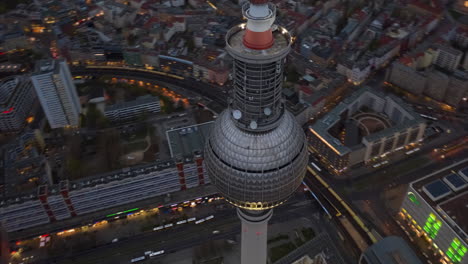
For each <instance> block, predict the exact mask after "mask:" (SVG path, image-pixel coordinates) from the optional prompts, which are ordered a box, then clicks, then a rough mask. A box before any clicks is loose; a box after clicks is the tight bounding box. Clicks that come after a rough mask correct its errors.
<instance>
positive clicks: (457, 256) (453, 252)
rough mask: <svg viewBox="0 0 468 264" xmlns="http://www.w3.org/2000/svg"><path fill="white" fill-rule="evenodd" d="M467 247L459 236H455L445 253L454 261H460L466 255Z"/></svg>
mask: <svg viewBox="0 0 468 264" xmlns="http://www.w3.org/2000/svg"><path fill="white" fill-rule="evenodd" d="M466 252H467V249H466V247H465V246H464V245H462V243H461V242H460V240H459V239H458V238H454V239H453V240H452V243H451V244H450V247H449V248H448V250H447V252H445V254H446V255H447V256H448V257H449V259H450V260H451V261H453V262H454V263H460V262H461V261H462V259H463V257H464V256H465V254H466Z"/></svg>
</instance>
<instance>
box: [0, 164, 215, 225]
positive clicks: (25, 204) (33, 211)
mask: <svg viewBox="0 0 468 264" xmlns="http://www.w3.org/2000/svg"><path fill="white" fill-rule="evenodd" d="M204 171H205V168H204V162H203V157H202V156H200V155H195V157H194V158H190V159H185V160H184V161H181V160H167V161H163V162H155V163H151V164H147V165H139V166H135V167H131V168H124V169H121V170H118V171H113V172H109V173H106V174H102V175H96V176H92V177H89V178H84V179H81V180H77V181H71V182H68V181H62V182H60V184H57V185H52V186H50V185H41V186H39V188H38V190H37V193H35V194H32V193H31V194H23V195H21V196H18V197H14V198H10V199H8V200H2V201H0V219H2V223H3V225H4V227H5V229H6V230H7V231H8V232H14V231H19V230H23V229H28V228H31V227H35V226H39V225H43V224H47V223H50V222H53V221H56V220H63V219H67V218H70V217H74V216H77V215H78V216H79V215H84V214H88V213H92V212H99V211H102V210H105V209H109V208H113V207H116V206H122V205H126V204H129V203H135V202H138V201H141V200H145V199H148V198H152V197H156V196H160V195H165V194H168V193H172V192H176V191H181V190H186V189H188V188H193V187H196V186H199V185H204V184H207V183H209V179H208V178H205V177H204ZM103 217H104V216H103Z"/></svg>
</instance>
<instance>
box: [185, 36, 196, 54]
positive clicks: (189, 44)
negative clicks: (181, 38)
mask: <svg viewBox="0 0 468 264" xmlns="http://www.w3.org/2000/svg"><path fill="white" fill-rule="evenodd" d="M187 49H188V52H192V51H193V50H194V49H195V41H193V38H189V39H187Z"/></svg>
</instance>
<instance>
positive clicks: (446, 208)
mask: <svg viewBox="0 0 468 264" xmlns="http://www.w3.org/2000/svg"><path fill="white" fill-rule="evenodd" d="M467 199H468V167H465V168H462V169H460V170H457V169H454V170H448V169H447V170H445V172H440V171H439V172H434V173H431V174H430V175H427V176H426V177H423V178H421V179H418V180H416V181H414V182H412V183H410V185H409V187H408V191H407V193H406V195H405V198H404V200H403V203H402V205H401V208H400V213H399V215H400V216H401V217H402V218H403V219H404V223H405V224H406V225H407V226H409V227H410V228H411V230H413V231H414V232H415V233H416V235H417V236H419V237H423V238H425V239H426V240H427V241H428V242H429V243H430V244H431V247H432V249H433V250H435V252H436V253H437V254H438V255H439V256H440V261H441V263H458V264H466V263H468V254H467V251H468V235H467V234H468V218H467V217H468V215H467V214H466V201H467Z"/></svg>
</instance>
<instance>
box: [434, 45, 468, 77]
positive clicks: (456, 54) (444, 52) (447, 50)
mask: <svg viewBox="0 0 468 264" xmlns="http://www.w3.org/2000/svg"><path fill="white" fill-rule="evenodd" d="M462 56H463V52H461V51H459V50H457V49H455V48H452V47H450V46H447V45H439V46H438V49H437V54H436V57H435V59H434V64H435V65H437V66H440V67H442V68H444V69H446V70H448V71H455V69H457V68H458V65H459V64H460V62H461V58H462Z"/></svg>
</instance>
